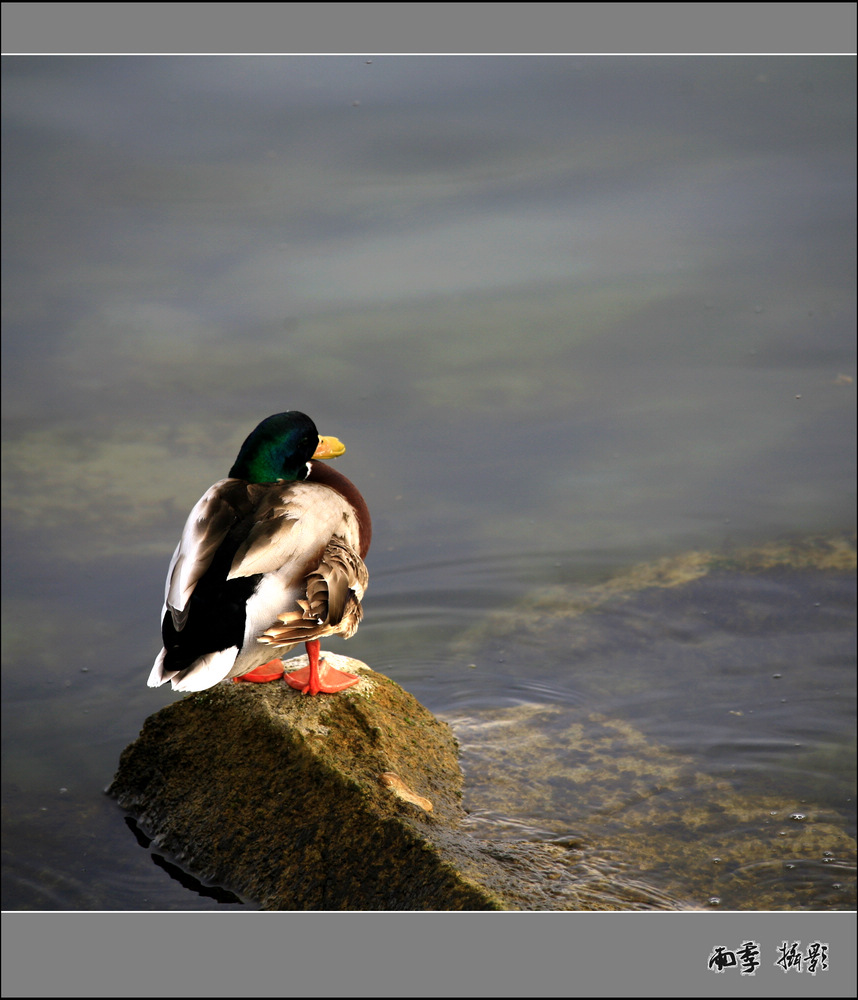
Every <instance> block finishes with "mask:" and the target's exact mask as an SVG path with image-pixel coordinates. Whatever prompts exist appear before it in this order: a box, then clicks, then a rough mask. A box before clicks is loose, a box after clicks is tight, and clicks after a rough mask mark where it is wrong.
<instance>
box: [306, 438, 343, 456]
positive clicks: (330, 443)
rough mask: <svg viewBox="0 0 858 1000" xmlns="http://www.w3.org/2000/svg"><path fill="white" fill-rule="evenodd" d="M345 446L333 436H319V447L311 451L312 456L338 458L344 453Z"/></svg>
mask: <svg viewBox="0 0 858 1000" xmlns="http://www.w3.org/2000/svg"><path fill="white" fill-rule="evenodd" d="M345 450H346V446H345V445H344V444H343V442H342V441H340V440H339V439H338V438H335V437H322V436H321V435H320V436H319V447H318V448H316V450H315V451H314V452H313V458H338V457H339V456H340V455H343V454H345Z"/></svg>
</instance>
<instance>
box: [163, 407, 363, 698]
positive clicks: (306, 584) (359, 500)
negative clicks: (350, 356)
mask: <svg viewBox="0 0 858 1000" xmlns="http://www.w3.org/2000/svg"><path fill="white" fill-rule="evenodd" d="M345 450H346V449H345V446H344V445H343V444H341V443H340V442H339V441H338V440H337V439H336V438H326V437H320V436H319V433H318V431H317V430H316V425H315V424H314V423H313V421H312V420H311V419H310V418H309V417H308V416H306V415H305V414H303V413H298V412H297V411H294V410H293V411H290V412H287V413H276V414H275V415H274V416H272V417H268V419H267V420H263V421H262V423H261V424H260V425H259V426H258V427H257V428H256V429H255V430H254V431H253V433H252V434H250V436H249V437H248V438H247V440H246V441H245V442H244V444H243V445H242V446H241V451H240V452H239V453H238V458H237V459H236V460H235V464H234V465H233V467H232V468H231V469H230V471H229V478H227V479H221V480H220V482H217V483H215V484H214V486H212V487H210V488H209V489H208V490H207V492H206V493H205V494H204V495H203V496H202V497H201V499H200V500H199V501H198V502H197V504H196V506H195V507H194V508H193V510H192V511H191V513H190V514H189V516H188V520H187V522H186V523H185V528H184V531H183V532H182V538H181V540H180V542H179V544H178V546H177V547H176V551H175V553H174V554H173V560H172V562H171V563H170V568H169V570H168V571H167V585H166V590H165V597H164V610H163V612H162V616H161V617H162V625H161V634H162V637H163V642H164V648H163V649H162V650H161V652H160V654H159V655H158V657H157V659H156V660H155V664H154V666H153V667H152V672H151V673H150V674H149V686H150V687H159V686H160V685H161V684H165V683H166V682H167V681H170V682H171V683H172V685H173V688H174V689H175V690H176V691H203V690H204V689H205V688H209V687H212V686H213V685H215V684H217V683H218V682H219V681H222V680H225V679H227V678H233V679H235V680H253V681H269V680H274V679H276V678H278V677H281V676H284V670H283V664H282V663H281V661H280V660H279V659H274V660H272V659H270V657H271V655H272V648H276V649H279V650H282V651H284V652H285V650H287V649H290V648H291V647H292V646H294V645H296V644H297V643H299V642H303V643H305V645H306V649H307V656H308V659H309V666H308V667H305V668H303V669H300V670H296V671H292V672H290V673H287V674H285V678H286V681H287V682H288V683H289V684H290V685H291V686H292V687H293V688H296V689H297V690H299V691H302V692H304V694H311V695H315V694H318V693H319V692H324V693H328V694H333V693H335V692H337V691H342V690H344V689H345V688H348V687H351V686H352V685H353V684H357V683H358V680H359V678H358V677H356V676H355V675H354V674H349V673H345V672H344V671H341V670H336V669H334V668H333V667H331V666H329V665H328V664H326V663H325V662H324V660H320V659H319V639H320V638H322V637H324V636H328V635H341V636H343V637H344V638H346V639H348V638H349V636H352V635H354V633H355V631H356V630H357V627H358V624H359V623H360V620H361V616H362V610H361V603H360V602H361V598H362V597H363V594H364V591H365V590H366V586H367V582H368V580H369V576H368V574H367V570H366V566H365V565H364V562H363V560H364V558H365V557H366V553H367V550H368V549H369V543H370V538H371V535H372V527H371V522H370V517H369V510H368V509H367V505H366V503H365V501H364V499H363V497H362V496H361V495H360V493H358V491H357V489H356V487H355V486H354V485H353V484H352V483H351V482H349V480H348V479H346V478H345V476H342V475H340V474H339V473H338V472H335V471H334V470H333V469H331V468H330V467H329V466H327V465H325V464H323V463H321V462H318V461H316V460H317V459H327V458H336V457H337V456H338V455H342V454H343V452H344V451H345Z"/></svg>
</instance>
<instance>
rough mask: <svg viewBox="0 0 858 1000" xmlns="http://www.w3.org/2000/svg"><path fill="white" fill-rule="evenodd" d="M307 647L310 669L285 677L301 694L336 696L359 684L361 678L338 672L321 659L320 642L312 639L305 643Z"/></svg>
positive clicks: (342, 671) (288, 674) (296, 671)
mask: <svg viewBox="0 0 858 1000" xmlns="http://www.w3.org/2000/svg"><path fill="white" fill-rule="evenodd" d="M304 645H305V646H306V647H307V659H308V660H309V661H310V665H309V667H301V669H300V670H290V671H289V673H287V674H286V675H285V678H286V683H287V684H288V685H289V686H290V687H293V688H295V690H296V691H300V692H301V694H319V693H320V692H321V693H322V694H336V693H337V691H345V689H346V688H350V687H352V686H353V685H355V684H357V682H358V681H359V680H360V677H356V676H355V675H354V674H347V673H346V672H345V671H344V670H337V668H336V667H331V666H329V665H328V664H327V663H325V661H324V660H320V659H319V640H318V639H311V640H310V641H309V642H306V643H304Z"/></svg>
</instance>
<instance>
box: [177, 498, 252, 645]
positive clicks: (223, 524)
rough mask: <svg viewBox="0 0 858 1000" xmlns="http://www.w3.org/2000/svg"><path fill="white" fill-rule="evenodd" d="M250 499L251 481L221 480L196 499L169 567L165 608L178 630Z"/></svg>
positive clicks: (185, 619) (181, 626)
mask: <svg viewBox="0 0 858 1000" xmlns="http://www.w3.org/2000/svg"><path fill="white" fill-rule="evenodd" d="M246 502H247V484H246V483H243V482H241V481H240V480H237V479H221V480H220V482H217V483H215V484H214V486H212V487H210V488H209V489H208V490H207V491H206V492H205V493H204V494H203V496H201V497H200V499H199V500H198V501H197V502H196V504H195V505H194V508H193V510H192V511H191V513H190V514H189V515H188V520H187V521H186V522H185V527H184V530H183V531H182V537H181V539H180V540H179V544H178V545H177V546H176V551H175V552H174V553H173V559H172V561H171V563H170V568H169V569H168V570H167V585H166V588H165V592H164V610H165V612H166V611H167V610H169V612H170V614H171V616H172V618H173V626H174V627H175V629H176V631H177V632H178V631H181V629H182V628H184V626H185V622H186V621H187V618H188V602H189V601H190V599H191V594H193V592H194V587H195V586H196V585H197V582H198V581H199V579H200V577H201V576H202V575H203V574H204V573H205V571H206V570H207V569H208V568H209V566H210V565H211V563H212V559H214V555H215V552H217V550H218V548H219V546H220V545H221V543H222V542H223V540H224V539H225V538H226V536H227V534H228V533H229V530H230V528H232V526H233V525H234V524H235V523H236V522H237V521H238V520H239V518H240V517H241V508H242V506H243V505H245V504H246Z"/></svg>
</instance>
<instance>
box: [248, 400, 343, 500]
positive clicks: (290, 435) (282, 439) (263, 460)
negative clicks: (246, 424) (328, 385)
mask: <svg viewBox="0 0 858 1000" xmlns="http://www.w3.org/2000/svg"><path fill="white" fill-rule="evenodd" d="M345 450H346V449H345V446H344V445H342V444H341V443H340V442H339V441H337V439H336V438H321V437H319V432H318V431H317V430H316V425H315V424H314V423H313V421H312V420H311V419H310V418H309V417H308V416H307V415H306V414H305V413H299V412H298V411H297V410H289V411H287V412H286V413H275V414H274V416H273V417H268V418H267V419H266V420H263V421H262V423H261V424H260V425H259V426H258V427H257V428H256V429H255V430H254V431H252V432H251V434H249V435H248V437H247V440H246V441H245V442H244V444H243V445H242V446H241V451H239V453H238V458H237V459H236V460H235V464H234V465H233V467H232V468H231V469H230V470H229V476H230V479H244V480H245V481H246V482H249V483H275V482H277V481H278V480H280V479H283V480H286V481H287V482H293V481H295V480H298V479H306V478H307V472H308V467H307V463H308V462H309V461H310V459H311V458H336V457H337V455H342V454H343V452H344V451H345Z"/></svg>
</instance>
